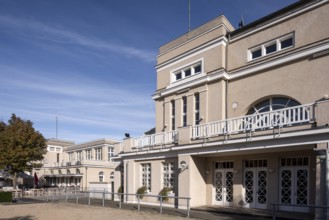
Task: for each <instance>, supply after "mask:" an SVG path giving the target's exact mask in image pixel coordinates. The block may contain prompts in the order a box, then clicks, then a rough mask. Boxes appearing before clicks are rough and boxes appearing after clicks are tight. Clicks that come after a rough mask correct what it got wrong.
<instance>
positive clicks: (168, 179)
mask: <svg viewBox="0 0 329 220" xmlns="http://www.w3.org/2000/svg"><path fill="white" fill-rule="evenodd" d="M162 167H163V170H162V172H163V187H168V188H171V189H172V191H174V190H175V163H174V162H171V163H163V166H162Z"/></svg>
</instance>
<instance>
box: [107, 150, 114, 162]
mask: <svg viewBox="0 0 329 220" xmlns="http://www.w3.org/2000/svg"><path fill="white" fill-rule="evenodd" d="M113 156H114V148H113V147H109V148H108V158H107V159H108V161H112V158H113Z"/></svg>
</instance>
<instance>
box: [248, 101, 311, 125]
mask: <svg viewBox="0 0 329 220" xmlns="http://www.w3.org/2000/svg"><path fill="white" fill-rule="evenodd" d="M299 105H301V104H300V103H299V102H297V101H296V100H294V99H290V98H287V97H271V98H268V99H265V100H263V101H261V102H259V103H257V104H255V105H253V106H252V107H251V108H250V109H249V111H248V113H247V115H248V117H246V120H244V121H243V123H242V127H243V129H244V130H259V129H270V128H274V127H283V126H291V125H293V124H302V123H304V122H307V118H308V116H309V113H308V110H305V109H300V108H298V107H295V108H291V107H294V106H299Z"/></svg>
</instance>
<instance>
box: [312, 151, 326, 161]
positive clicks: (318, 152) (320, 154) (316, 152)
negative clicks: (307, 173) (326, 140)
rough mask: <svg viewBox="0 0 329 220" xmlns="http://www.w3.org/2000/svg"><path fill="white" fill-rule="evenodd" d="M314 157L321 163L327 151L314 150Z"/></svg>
mask: <svg viewBox="0 0 329 220" xmlns="http://www.w3.org/2000/svg"><path fill="white" fill-rule="evenodd" d="M315 155H316V157H317V158H318V159H319V160H320V162H323V161H325V160H326V158H327V151H326V150H316V151H315Z"/></svg>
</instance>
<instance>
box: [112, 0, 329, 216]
mask: <svg viewBox="0 0 329 220" xmlns="http://www.w3.org/2000/svg"><path fill="white" fill-rule="evenodd" d="M328 3H329V2H328V1H327V0H321V1H320V0H315V1H299V2H297V3H295V4H293V5H291V6H288V7H286V8H284V9H282V10H280V11H277V12H275V13H273V14H270V15H268V16H266V17H264V18H262V19H259V20H257V21H255V22H253V23H250V24H248V25H246V26H243V27H241V28H239V29H236V30H235V29H234V27H233V26H232V25H231V24H230V22H229V21H228V20H227V19H226V18H225V16H219V17H217V18H215V19H213V20H211V21H209V22H208V23H206V24H204V25H202V26H200V27H198V28H196V29H194V30H192V31H190V32H188V33H186V34H184V35H182V36H180V37H178V38H177V39H174V40H172V41H171V42H169V43H167V44H165V45H163V46H162V47H160V49H159V54H158V56H157V65H156V72H157V90H156V91H155V93H154V94H153V96H152V97H153V100H154V101H155V105H156V115H155V116H156V133H155V134H152V135H145V136H142V137H138V138H126V139H124V140H123V142H122V143H120V144H117V145H116V146H117V147H116V150H117V152H116V153H117V156H116V160H117V161H120V162H121V165H120V166H119V167H118V169H117V172H116V174H115V177H116V178H115V187H114V188H115V189H117V188H118V187H119V186H120V185H122V186H124V191H125V193H136V190H137V189H138V188H139V187H141V186H146V187H147V188H148V193H149V194H155V195H157V194H158V193H159V191H160V190H161V189H162V188H163V187H171V188H172V195H175V196H180V197H191V201H190V202H191V206H192V207H197V206H217V205H218V206H234V207H245V208H257V209H272V206H271V204H282V205H281V206H280V209H282V210H290V211H300V212H310V213H314V212H315V211H314V209H312V208H309V207H307V206H308V205H327V204H328V202H327V199H328V198H327V197H326V193H328V191H327V190H328V185H327V184H328V181H326V178H327V176H326V175H325V173H326V171H328V168H326V166H328V157H326V156H328V143H329V127H328V124H329V100H328V95H329V84H328V82H329V25H328V20H329V13H328V11H329V4H328ZM323 157H326V158H325V159H323ZM119 168H120V169H119ZM121 176H123V178H122V179H121V178H120V177H121ZM128 200H129V201H130V202H134V201H135V200H136V198H135V197H129V198H128ZM152 201H156V200H155V199H154V200H152V199H150V198H144V202H152ZM169 203H172V204H175V205H176V206H183V205H185V203H186V201H185V200H179V201H169Z"/></svg>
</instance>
